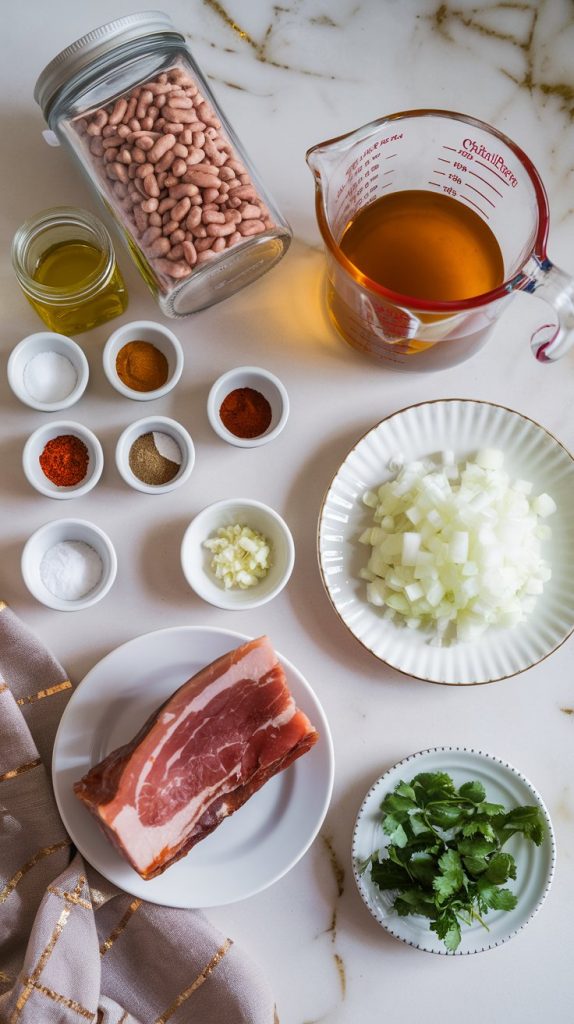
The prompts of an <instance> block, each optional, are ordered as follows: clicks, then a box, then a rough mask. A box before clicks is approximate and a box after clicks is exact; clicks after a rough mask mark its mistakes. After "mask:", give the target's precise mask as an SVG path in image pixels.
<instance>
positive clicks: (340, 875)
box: [321, 834, 345, 897]
mask: <svg viewBox="0 0 574 1024" xmlns="http://www.w3.org/2000/svg"><path fill="white" fill-rule="evenodd" d="M321 839H322V840H323V843H324V845H325V849H326V850H327V853H328V854H329V860H330V863H331V869H332V871H333V875H334V877H335V882H336V885H337V897H340V896H342V895H343V892H344V891H345V869H344V867H342V866H341V864H340V863H339V860H338V857H337V854H336V853H335V848H334V846H333V842H332V840H331V838H330V837H329V836H326V835H323V834H322V835H321Z"/></svg>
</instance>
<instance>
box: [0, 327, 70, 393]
mask: <svg viewBox="0 0 574 1024" xmlns="http://www.w3.org/2000/svg"><path fill="white" fill-rule="evenodd" d="M51 352H53V353H55V354H56V355H57V356H63V357H65V358H66V359H68V360H69V362H70V363H71V364H72V367H73V369H74V370H75V372H76V383H75V384H73V385H72V387H71V388H70V390H68V391H67V392H66V393H65V394H61V397H59V398H57V399H55V400H54V401H47V400H40V399H38V398H34V397H33V395H32V394H31V393H30V391H29V390H28V388H27V387H26V383H25V381H26V367H28V365H29V364H30V363H31V361H32V360H33V359H35V358H36V356H42V355H45V354H47V353H51ZM7 374H8V383H9V384H10V387H11V388H12V391H13V392H14V394H15V395H16V397H17V398H19V399H20V401H21V402H23V403H24V405H28V406H29V407H30V408H31V409H38V410H39V411H40V412H58V410H60V409H69V407H70V406H71V405H74V403H75V402H77V401H78V399H79V398H81V397H82V395H83V393H84V391H85V390H86V387H87V384H88V378H89V376H90V369H89V366H88V360H87V359H86V357H85V355H84V353H83V351H82V349H81V348H80V346H79V345H77V344H76V342H75V341H72V339H71V338H67V337H66V336H65V335H64V334H55V333H54V332H52V331H39V332H38V333H37V334H29V335H28V337H27V338H23V339H22V341H19V342H18V344H17V345H16V346H15V348H13V349H12V351H11V353H10V356H9V358H8V366H7ZM43 386H45V383H43Z"/></svg>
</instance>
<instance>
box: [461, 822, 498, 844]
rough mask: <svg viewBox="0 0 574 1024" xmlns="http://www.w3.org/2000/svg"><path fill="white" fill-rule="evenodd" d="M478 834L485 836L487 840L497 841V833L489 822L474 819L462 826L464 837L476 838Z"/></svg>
mask: <svg viewBox="0 0 574 1024" xmlns="http://www.w3.org/2000/svg"><path fill="white" fill-rule="evenodd" d="M477 833H479V834H480V835H482V836H484V838H485V839H491V840H496V833H495V831H494V829H493V827H492V825H491V823H490V822H489V821H483V820H482V819H481V818H473V819H472V820H471V821H468V822H467V823H466V825H463V826H462V834H463V836H475V835H476V834H477Z"/></svg>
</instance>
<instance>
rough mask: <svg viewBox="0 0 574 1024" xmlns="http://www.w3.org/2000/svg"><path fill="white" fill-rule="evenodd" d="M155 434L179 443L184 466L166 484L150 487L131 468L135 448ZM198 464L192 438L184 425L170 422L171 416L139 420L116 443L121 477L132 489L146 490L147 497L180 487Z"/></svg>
mask: <svg viewBox="0 0 574 1024" xmlns="http://www.w3.org/2000/svg"><path fill="white" fill-rule="evenodd" d="M155 432H157V433H159V434H167V435H168V437H169V438H171V439H172V440H173V441H175V443H176V445H177V447H178V448H179V450H180V452H181V464H180V467H179V470H178V472H177V473H176V474H175V476H174V477H172V479H171V480H169V481H168V482H167V483H164V484H148V483H146V482H145V481H144V480H140V478H139V477H138V476H136V474H135V473H134V472H133V470H132V469H131V467H130V452H131V449H132V445H133V444H135V442H136V441H137V439H138V437H142V435H143V434H150V433H155ZM194 463H195V447H194V444H193V441H192V440H191V437H190V435H189V434H188V432H187V430H186V429H185V427H182V425H181V423H178V422H177V421H176V420H172V419H169V418H168V417H167V416H147V417H144V419H141V420H136V422H135V423H131V424H130V426H129V427H126V429H125V430H124V431H123V433H122V434H120V437H119V438H118V442H117V444H116V466H117V468H118V472H119V474H120V476H121V477H122V478H123V479H124V480H125V482H126V483H127V484H129V485H130V487H133V488H134V489H135V490H136V491H143V492H144V493H145V494H166V493H167V492H168V491H173V490H174V489H175V488H176V487H180V486H181V484H183V483H185V481H186V480H187V479H188V478H189V476H190V474H191V471H192V469H193V466H194Z"/></svg>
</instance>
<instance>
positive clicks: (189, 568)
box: [181, 498, 295, 611]
mask: <svg viewBox="0 0 574 1024" xmlns="http://www.w3.org/2000/svg"><path fill="white" fill-rule="evenodd" d="M234 523H239V524H240V525H241V526H249V527H251V529H252V530H257V531H258V532H259V533H261V534H263V536H264V537H267V539H268V540H269V541H270V542H271V560H272V561H271V567H270V569H269V572H268V573H267V575H266V576H265V577H264V578H263V579H262V580H259V582H258V583H256V584H255V585H254V586H253V587H248V588H247V589H246V590H241V589H239V588H237V589H236V588H233V589H230V590H226V589H225V587H224V586H223V584H222V583H221V582H220V580H218V579H217V578H216V577H215V576H214V575H213V573H212V571H211V569H210V562H211V559H212V557H213V556H212V553H211V551H209V549H208V548H206V547H205V546H204V542H205V541H206V540H207V539H208V538H209V537H214V536H215V535H216V533H217V530H218V529H219V528H220V527H222V526H232V525H233V524H234ZM294 562H295V545H294V543H293V537H292V536H291V531H290V530H289V527H288V526H287V523H286V522H285V521H284V520H283V519H282V518H281V516H280V515H278V513H277V512H275V511H274V510H273V509H272V508H270V507H269V506H268V505H264V504H263V503H262V502H261V501H251V500H249V499H247V498H229V499H226V500H224V501H216V502H214V504H213V505H208V506H207V507H206V508H204V509H203V511H202V512H200V513H199V514H198V515H197V516H196V517H195V519H193V520H192V522H191V523H190V524H189V526H188V527H187V530H186V531H185V533H184V535H183V540H182V543H181V565H182V569H183V573H184V576H185V578H186V580H187V582H188V583H189V585H190V587H191V589H192V590H195V593H196V594H198V595H199V597H202V598H203V600H204V601H207V602H208V603H209V604H213V605H215V606H216V608H226V609H228V610H230V611H241V610H243V609H246V608H257V607H258V606H259V605H262V604H266V603H267V601H271V599H272V598H274V597H276V596H277V594H278V593H279V592H280V591H281V590H283V587H284V586H285V585H286V584H287V582H288V580H289V578H290V576H291V573H292V572H293V565H294Z"/></svg>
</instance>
